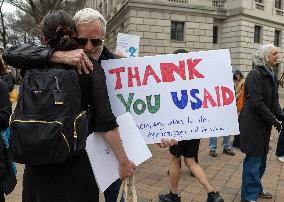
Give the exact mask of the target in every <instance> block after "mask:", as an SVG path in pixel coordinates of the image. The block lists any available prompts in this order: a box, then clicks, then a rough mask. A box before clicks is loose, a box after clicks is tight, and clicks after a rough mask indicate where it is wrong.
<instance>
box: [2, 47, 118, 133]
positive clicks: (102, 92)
mask: <svg viewBox="0 0 284 202" xmlns="http://www.w3.org/2000/svg"><path fill="white" fill-rule="evenodd" d="M53 52H54V49H51V48H46V47H41V46H34V45H31V44H25V45H19V46H14V47H12V48H8V49H6V50H5V51H4V54H3V56H2V57H3V59H4V61H5V62H6V63H7V64H8V65H11V66H13V67H16V68H19V69H21V70H24V71H25V70H27V69H39V68H48V67H49V66H50V65H49V62H48V60H49V57H50V55H51V54H52V53H53ZM114 58H116V57H115V55H114V54H113V53H111V52H110V51H109V50H108V49H107V48H106V47H104V48H103V51H102V53H101V55H100V58H99V60H98V62H96V61H94V60H93V61H92V62H93V65H94V71H92V72H91V73H90V74H89V75H84V74H83V75H79V78H80V87H81V93H82V108H83V110H87V111H88V115H89V134H90V133H92V132H94V131H96V132H106V131H109V130H111V129H113V128H115V127H118V125H117V123H116V118H115V116H114V115H113V113H112V110H111V106H110V102H109V97H108V94H107V87H106V81H105V73H104V70H103V69H102V68H101V65H100V62H101V60H108V59H114Z"/></svg>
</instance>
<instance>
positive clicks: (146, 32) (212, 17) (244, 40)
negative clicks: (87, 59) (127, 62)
mask: <svg viewBox="0 0 284 202" xmlns="http://www.w3.org/2000/svg"><path fill="white" fill-rule="evenodd" d="M85 7H92V8H95V9H97V10H99V11H100V12H101V13H102V14H103V16H104V17H105V18H106V19H107V22H108V26H107V36H106V43H107V46H108V47H109V48H110V49H111V50H114V49H115V46H116V36H117V33H119V32H123V33H128V34H134V35H139V36H140V37H141V38H140V54H139V55H140V56H146V55H156V54H167V53H172V52H173V51H174V50H175V49H177V48H185V49H187V50H190V51H199V50H212V49H230V53H231V60H232V66H233V68H234V69H240V70H242V71H243V72H244V73H245V75H246V74H247V72H248V71H249V70H250V69H251V67H252V55H253V54H254V52H255V50H256V49H257V48H258V47H259V46H260V45H261V44H267V43H275V44H276V45H277V46H278V47H279V50H280V53H281V57H282V58H283V30H284V10H283V0H86V4H85ZM283 60H284V59H283ZM283 68H284V67H283V62H281V63H280V64H279V65H278V67H276V68H275V72H277V74H278V76H281V74H282V71H283Z"/></svg>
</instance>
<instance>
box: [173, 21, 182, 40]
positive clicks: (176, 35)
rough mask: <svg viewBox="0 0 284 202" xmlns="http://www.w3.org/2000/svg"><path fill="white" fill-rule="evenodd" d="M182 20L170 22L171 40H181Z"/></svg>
mask: <svg viewBox="0 0 284 202" xmlns="http://www.w3.org/2000/svg"><path fill="white" fill-rule="evenodd" d="M183 35H184V22H172V23H171V40H177V41H183Z"/></svg>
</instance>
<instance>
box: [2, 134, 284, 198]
mask: <svg viewBox="0 0 284 202" xmlns="http://www.w3.org/2000/svg"><path fill="white" fill-rule="evenodd" d="M277 136H278V135H276V133H275V132H273V134H272V137H274V139H273V140H272V141H271V144H270V145H271V147H272V149H271V150H270V152H269V155H268V163H267V169H266V173H265V175H264V177H263V184H264V187H265V188H266V190H268V191H270V192H271V193H272V194H273V200H267V199H266V200H259V202H261V201H267V202H270V201H271V202H272V201H275V202H276V201H277V202H283V201H284V164H283V165H282V164H281V163H280V162H278V160H277V158H276V157H275V155H274V153H275V148H276V144H277V140H278V139H277ZM231 139H232V138H231ZM221 142H222V138H218V143H219V145H218V150H217V151H218V157H216V158H212V157H210V156H209V155H208V151H209V149H208V139H203V140H202V141H201V145H200V152H199V163H200V165H201V166H202V167H203V169H204V170H205V172H206V174H207V176H208V178H209V180H210V183H211V184H212V185H213V187H214V188H215V189H216V190H219V191H220V192H221V195H222V196H223V197H224V199H225V201H228V202H231V201H234V202H235V201H240V196H239V195H240V184H241V173H242V160H243V158H244V155H243V154H242V153H241V152H240V151H238V150H236V156H234V157H231V156H228V155H226V154H223V153H222V146H221V145H220V144H221ZM150 149H151V151H152V153H153V157H152V158H151V159H150V160H148V161H147V162H145V163H143V164H142V165H140V166H139V167H138V168H137V173H136V177H135V180H136V189H137V194H138V197H139V200H138V201H139V202H148V201H154V202H155V201H159V200H158V195H159V194H161V193H166V192H168V191H169V179H168V176H167V170H168V163H169V156H170V155H169V152H168V149H160V148H158V147H157V146H155V145H152V146H150ZM22 175H23V166H22V165H18V184H17V187H16V189H15V190H14V192H13V193H12V194H11V195H9V196H8V197H7V200H6V201H7V202H20V201H21V190H22V189H21V186H22ZM179 193H180V195H181V197H182V201H183V202H190V201H195V202H197V201H200V202H204V201H206V197H207V196H206V192H205V190H204V189H203V187H202V186H201V185H200V184H199V183H198V182H197V181H196V179H195V178H194V177H191V176H190V174H189V171H188V169H187V168H186V166H185V164H184V163H183V164H182V174H181V180H180V183H179ZM102 201H103V200H102Z"/></svg>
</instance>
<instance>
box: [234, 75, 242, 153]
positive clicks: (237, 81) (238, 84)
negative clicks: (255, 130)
mask: <svg viewBox="0 0 284 202" xmlns="http://www.w3.org/2000/svg"><path fill="white" fill-rule="evenodd" d="M233 78H234V85H235V96H236V103H237V111H238V115H240V112H241V110H242V109H243V106H244V103H245V100H244V86H245V85H244V84H245V79H244V76H243V74H242V72H241V71H240V70H236V71H234V74H233ZM233 147H235V148H240V136H239V135H235V136H234V141H233Z"/></svg>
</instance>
